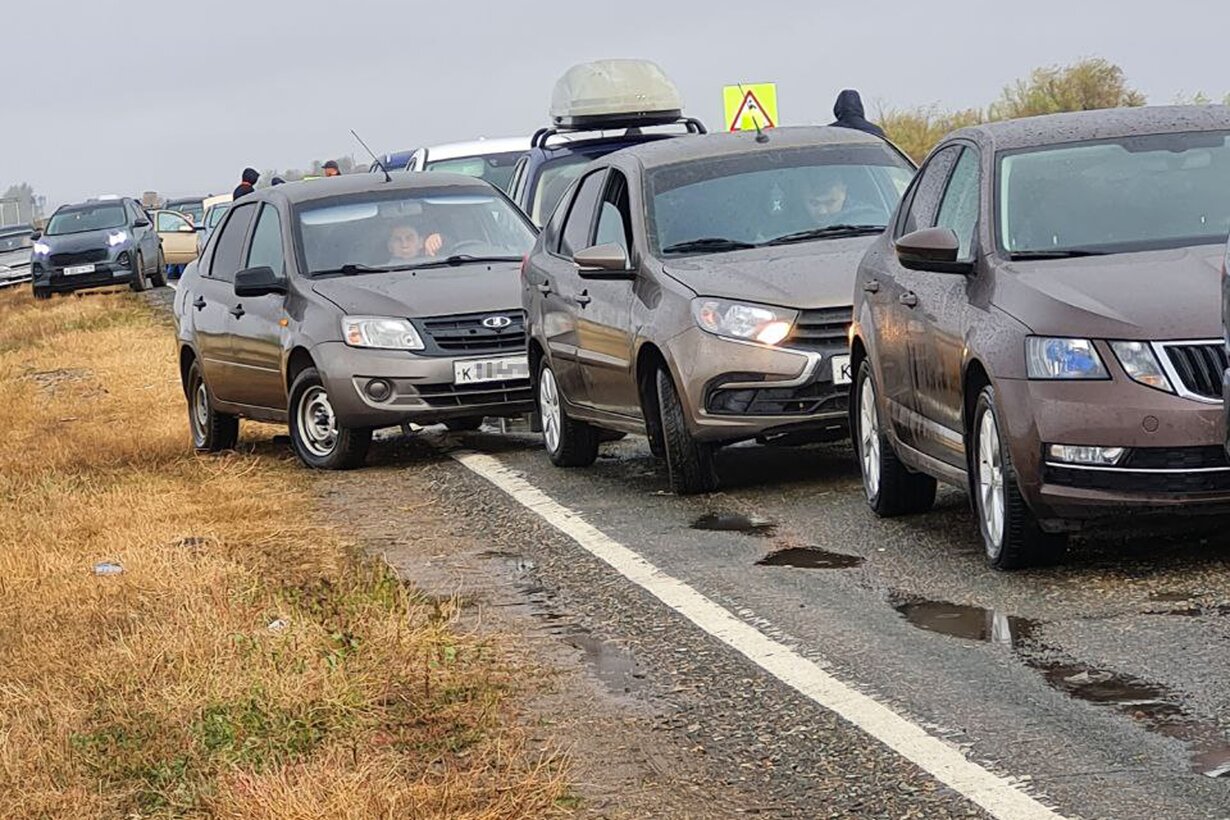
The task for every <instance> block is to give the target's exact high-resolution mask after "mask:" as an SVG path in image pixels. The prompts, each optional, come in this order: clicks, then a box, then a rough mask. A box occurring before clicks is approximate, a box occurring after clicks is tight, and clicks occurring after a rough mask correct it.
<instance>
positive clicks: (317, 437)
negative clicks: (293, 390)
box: [298, 386, 337, 458]
mask: <svg viewBox="0 0 1230 820" xmlns="http://www.w3.org/2000/svg"><path fill="white" fill-rule="evenodd" d="M298 421H299V439H300V442H301V443H302V444H303V447H304V449H306V450H307V451H308V452H310V453H311V454H312V455H314V456H319V457H320V458H326V457H328V456H329V455H331V454H332V453H333V449H334V448H335V447H336V446H337V417H336V416H335V415H334V413H333V405H332V404H330V403H329V394H328V393H326V392H325V389H324V388H323V387H319V386H313V387H309V388H308V389H307V390H306V391H304V393H303V398H301V399H300V400H299V419H298Z"/></svg>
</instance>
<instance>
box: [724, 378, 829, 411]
mask: <svg viewBox="0 0 1230 820" xmlns="http://www.w3.org/2000/svg"><path fill="white" fill-rule="evenodd" d="M705 406H706V409H707V410H708V411H709V412H710V413H712V414H714V415H717V416H811V415H815V414H817V413H845V412H846V411H847V409H848V408H849V406H850V389H849V387H848V386H846V385H839V386H837V387H834V386H833V383H832V382H812V383H811V384H806V385H803V386H802V387H774V388H760V389H736V390H725V389H722V388H720V387H719V388H715V389H713V390H711V391H710V392H709V400H708V401H707V402H706V403H705Z"/></svg>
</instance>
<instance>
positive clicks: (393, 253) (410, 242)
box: [388, 222, 444, 265]
mask: <svg viewBox="0 0 1230 820" xmlns="http://www.w3.org/2000/svg"><path fill="white" fill-rule="evenodd" d="M443 246H444V238H443V237H442V236H440V234H438V233H432V234H428V236H427V239H425V240H424V239H423V238H422V236H421V235H420V234H419V230H418V228H417V227H415V226H414V225H412V224H410V223H407V222H403V223H400V224H397V225H394V226H393V229H392V230H391V231H389V242H388V249H389V261H388V264H389V265H403V264H406V263H408V262H413V261H414V260H417V259H422V258H423V257H424V256H435V255H436V254H437V253H439V252H440V248H442V247H443Z"/></svg>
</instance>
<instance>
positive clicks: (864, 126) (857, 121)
mask: <svg viewBox="0 0 1230 820" xmlns="http://www.w3.org/2000/svg"><path fill="white" fill-rule="evenodd" d="M833 116H834V117H836V118H837V121H836V122H831V123H829V125H832V126H836V127H838V128H853V129H855V130H857V131H866V132H867V133H868V134H874V135H875V136H877V137H879V138H880V139H888V137H887V136H886V135H885V133H884V129H883V128H881V127H880V126H878V125H876V124H875V123H874V122H871V121H870V120H868V119H867V116H866V113H865V112H864V111H863V98H862V97H861V96H859V93H858V92H857V91H855V90H854V89H852V88H847V89H846V90H845V91H842V92H841V93H840V94H838V95H837V102H836V103H835V104H834V105H833Z"/></svg>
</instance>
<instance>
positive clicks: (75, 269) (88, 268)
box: [64, 265, 94, 276]
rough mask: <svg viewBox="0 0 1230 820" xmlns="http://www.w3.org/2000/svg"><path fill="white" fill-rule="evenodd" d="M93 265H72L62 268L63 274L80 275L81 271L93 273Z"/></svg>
mask: <svg viewBox="0 0 1230 820" xmlns="http://www.w3.org/2000/svg"><path fill="white" fill-rule="evenodd" d="M93 272H94V266H93V265H73V266H72V267H70V268H65V269H64V275H65V276H80V275H81V274H83V273H93Z"/></svg>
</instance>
